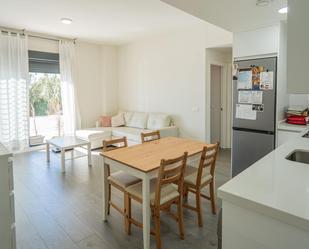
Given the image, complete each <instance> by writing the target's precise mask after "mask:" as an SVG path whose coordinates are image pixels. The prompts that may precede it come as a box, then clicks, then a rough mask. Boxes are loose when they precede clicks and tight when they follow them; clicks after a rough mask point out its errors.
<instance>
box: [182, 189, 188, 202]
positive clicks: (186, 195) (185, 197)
mask: <svg viewBox="0 0 309 249" xmlns="http://www.w3.org/2000/svg"><path fill="white" fill-rule="evenodd" d="M183 196H184V198H183V200H184V202H188V196H189V190H188V187H187V186H185V187H184V195H183Z"/></svg>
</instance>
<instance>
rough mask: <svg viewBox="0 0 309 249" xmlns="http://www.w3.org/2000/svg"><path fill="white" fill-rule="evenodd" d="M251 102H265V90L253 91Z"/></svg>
mask: <svg viewBox="0 0 309 249" xmlns="http://www.w3.org/2000/svg"><path fill="white" fill-rule="evenodd" d="M251 103H252V104H259V105H261V104H263V91H252V94H251Z"/></svg>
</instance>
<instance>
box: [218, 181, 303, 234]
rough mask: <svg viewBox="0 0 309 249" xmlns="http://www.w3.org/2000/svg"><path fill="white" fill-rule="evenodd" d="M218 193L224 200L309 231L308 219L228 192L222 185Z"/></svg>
mask: <svg viewBox="0 0 309 249" xmlns="http://www.w3.org/2000/svg"><path fill="white" fill-rule="evenodd" d="M217 195H218V197H219V198H220V199H221V200H222V201H227V202H230V203H232V204H234V205H236V206H239V207H242V208H245V209H248V210H254V211H255V212H257V213H260V214H263V215H267V216H269V217H271V218H274V219H276V220H279V221H281V222H284V223H287V224H289V225H292V226H295V227H298V228H301V229H303V230H306V231H308V232H309V221H308V220H306V219H303V218H301V217H298V216H295V215H292V214H290V213H287V212H285V211H282V210H280V209H276V208H273V207H270V206H266V205H263V204H261V203H257V202H255V201H253V200H249V199H246V198H243V197H241V196H237V195H234V194H231V193H228V192H226V191H225V190H222V189H221V187H220V188H219V189H218V191H217Z"/></svg>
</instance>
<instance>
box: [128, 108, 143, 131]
mask: <svg viewBox="0 0 309 249" xmlns="http://www.w3.org/2000/svg"><path fill="white" fill-rule="evenodd" d="M147 116H148V115H147V113H145V112H134V113H133V116H132V118H131V120H130V122H129V124H128V125H127V126H129V127H135V128H141V129H144V128H146V126H147Z"/></svg>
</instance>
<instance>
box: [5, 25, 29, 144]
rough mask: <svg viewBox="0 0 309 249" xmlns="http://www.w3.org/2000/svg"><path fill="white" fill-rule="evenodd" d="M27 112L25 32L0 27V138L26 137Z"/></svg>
mask: <svg viewBox="0 0 309 249" xmlns="http://www.w3.org/2000/svg"><path fill="white" fill-rule="evenodd" d="M28 116H29V103H28V43H27V36H25V35H21V34H15V33H10V32H8V33H3V32H1V30H0V141H1V142H3V143H10V144H14V142H16V143H18V144H19V143H20V142H21V141H27V140H28V138H29V137H28V135H29V129H28V122H29V121H28V120H29V119H28Z"/></svg>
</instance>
